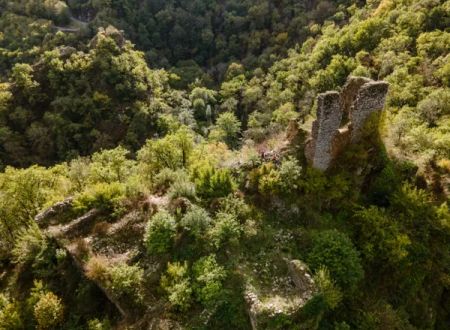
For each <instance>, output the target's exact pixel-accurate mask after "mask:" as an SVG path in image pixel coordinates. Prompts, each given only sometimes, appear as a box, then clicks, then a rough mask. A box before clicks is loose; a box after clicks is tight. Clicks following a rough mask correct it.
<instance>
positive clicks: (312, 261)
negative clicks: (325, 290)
mask: <svg viewBox="0 0 450 330" xmlns="http://www.w3.org/2000/svg"><path fill="white" fill-rule="evenodd" d="M307 260H308V263H309V265H310V266H311V268H312V269H313V270H318V269H319V268H320V267H326V268H327V269H328V270H329V271H330V275H331V277H332V278H333V279H334V280H335V281H336V284H337V285H339V286H340V287H341V288H342V289H344V290H352V289H354V288H355V286H356V284H357V283H358V282H359V280H361V278H362V277H363V275H364V273H363V269H362V266H361V260H360V258H359V253H358V251H357V250H356V249H355V247H354V246H353V243H352V241H351V240H350V238H348V236H347V235H345V234H343V233H341V232H339V231H337V230H325V231H322V232H320V233H318V234H316V235H315V236H314V237H313V247H312V250H311V251H310V252H309V254H308V256H307Z"/></svg>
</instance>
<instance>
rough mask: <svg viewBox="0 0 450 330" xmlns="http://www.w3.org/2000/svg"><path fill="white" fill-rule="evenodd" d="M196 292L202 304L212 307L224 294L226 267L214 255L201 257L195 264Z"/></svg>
mask: <svg viewBox="0 0 450 330" xmlns="http://www.w3.org/2000/svg"><path fill="white" fill-rule="evenodd" d="M193 274H194V280H195V282H194V293H195V295H196V297H197V299H198V301H200V302H201V303H202V304H204V305H205V306H207V307H212V306H213V305H215V304H217V302H218V300H219V299H220V297H222V296H223V281H224V279H225V277H226V274H225V269H224V268H223V267H222V266H219V264H218V263H217V261H216V258H215V257H214V256H213V255H210V256H208V257H204V258H201V259H199V260H198V261H196V262H195V263H194V266H193Z"/></svg>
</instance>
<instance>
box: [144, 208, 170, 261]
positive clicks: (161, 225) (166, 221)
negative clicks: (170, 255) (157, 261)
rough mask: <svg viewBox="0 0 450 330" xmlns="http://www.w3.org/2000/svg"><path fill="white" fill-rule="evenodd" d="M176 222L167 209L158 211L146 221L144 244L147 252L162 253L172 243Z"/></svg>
mask: <svg viewBox="0 0 450 330" xmlns="http://www.w3.org/2000/svg"><path fill="white" fill-rule="evenodd" d="M176 228H177V224H176V222H175V219H174V218H173V216H172V215H170V213H169V212H167V211H164V210H163V211H159V212H158V213H156V214H155V215H154V216H153V217H152V218H151V219H150V221H149V222H148V223H147V228H146V230H145V238H144V240H145V244H146V246H147V250H148V252H149V253H164V252H166V251H167V250H168V249H169V248H170V246H171V245H172V243H173V240H174V238H175V235H176Z"/></svg>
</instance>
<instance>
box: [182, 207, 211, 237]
mask: <svg viewBox="0 0 450 330" xmlns="http://www.w3.org/2000/svg"><path fill="white" fill-rule="evenodd" d="M211 222H212V219H211V217H210V216H209V214H208V212H206V211H205V210H204V209H202V208H201V207H198V206H195V205H194V206H192V207H191V208H190V209H189V210H188V212H186V214H185V215H184V216H183V218H182V219H181V222H180V224H181V226H182V227H183V228H184V229H185V230H187V231H189V233H190V234H192V235H193V236H194V237H196V238H201V237H202V235H203V234H204V232H205V231H206V229H207V228H208V227H209V226H210V224H211Z"/></svg>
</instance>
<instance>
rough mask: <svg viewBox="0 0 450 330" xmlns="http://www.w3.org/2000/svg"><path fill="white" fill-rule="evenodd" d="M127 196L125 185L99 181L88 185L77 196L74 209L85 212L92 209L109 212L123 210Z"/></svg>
mask: <svg viewBox="0 0 450 330" xmlns="http://www.w3.org/2000/svg"><path fill="white" fill-rule="evenodd" d="M124 198H125V187H124V186H123V185H122V184H120V183H117V182H114V183H111V184H107V183H98V184H95V185H93V186H90V187H88V188H87V189H86V190H85V191H84V192H82V193H81V194H79V195H78V196H76V197H75V200H74V202H73V206H74V210H75V211H77V212H79V213H83V212H87V211H89V210H91V209H94V208H96V209H99V210H101V211H105V212H109V213H118V212H120V211H121V205H122V201H123V200H124Z"/></svg>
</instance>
